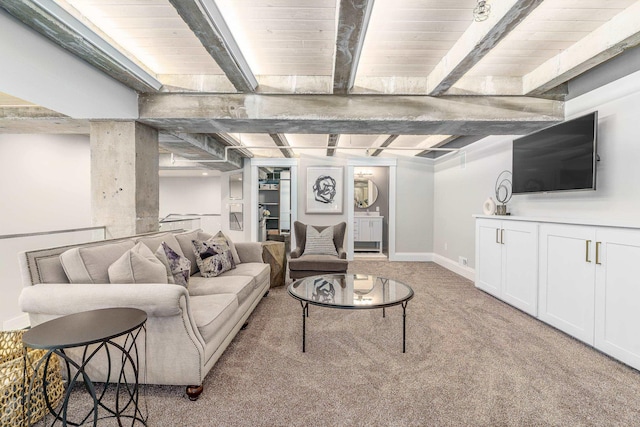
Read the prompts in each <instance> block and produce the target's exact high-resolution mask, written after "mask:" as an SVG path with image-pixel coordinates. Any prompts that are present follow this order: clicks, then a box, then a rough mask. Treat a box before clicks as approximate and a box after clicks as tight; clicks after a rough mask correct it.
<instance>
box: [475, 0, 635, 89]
mask: <svg viewBox="0 0 640 427" xmlns="http://www.w3.org/2000/svg"><path fill="white" fill-rule="evenodd" d="M636 1H637V0H615V1H606V0H601V1H596V0H585V1H576V0H553V1H551V0H547V1H544V2H543V3H542V4H541V5H540V6H538V7H537V8H536V9H535V10H534V11H533V12H532V13H531V14H530V15H529V16H528V17H527V18H526V19H525V20H524V21H523V22H522V23H521V24H520V25H518V27H517V28H515V29H514V30H513V31H512V32H511V33H509V34H508V35H507V36H506V37H505V38H504V39H503V40H502V41H501V42H500V43H499V44H498V46H496V47H495V48H494V49H492V50H491V52H489V53H488V54H487V55H486V56H485V57H484V58H483V59H482V60H481V61H480V62H478V64H476V65H475V67H473V68H472V69H471V70H470V71H469V72H468V73H467V76H512V77H513V76H515V77H522V76H524V75H525V74H528V73H530V72H531V71H533V70H535V69H536V68H537V67H539V66H540V65H541V64H543V63H544V62H546V61H547V60H549V59H550V58H553V57H554V56H556V55H558V54H559V53H560V52H561V51H562V50H564V49H567V48H569V47H570V46H572V45H573V44H574V43H576V42H577V41H579V40H582V39H583V38H584V37H586V36H587V35H588V34H589V33H591V32H592V31H594V30H596V29H597V28H599V27H600V26H602V25H604V24H605V23H607V22H608V21H609V20H610V19H611V18H613V17H614V16H616V15H617V14H619V13H621V12H622V11H623V10H624V9H625V8H627V7H629V6H631V5H632V4H634V3H635V2H636ZM639 18H640V17H639ZM517 50H520V51H521V52H522V54H520V55H517V54H514V51H517ZM516 59H518V60H516Z"/></svg>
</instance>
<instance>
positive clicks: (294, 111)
mask: <svg viewBox="0 0 640 427" xmlns="http://www.w3.org/2000/svg"><path fill="white" fill-rule="evenodd" d="M139 104H140V105H139V111H140V118H139V120H140V121H141V122H143V123H146V124H148V125H149V126H152V127H155V128H158V129H174V130H175V129H178V130H179V131H181V132H182V131H185V130H189V131H190V132H194V133H207V134H208V133H220V132H226V133H234V132H247V133H316V134H332V133H333V134H336V133H340V134H342V133H344V134H349V133H353V134H375V133H379V134H387V135H389V134H394V135H395V134H398V135H429V134H431V135H488V134H493V135H512V134H523V133H528V132H531V131H533V130H538V129H540V128H542V127H545V126H548V125H550V124H553V123H557V122H559V121H561V120H563V118H564V109H563V103H562V102H560V101H554V100H548V99H540V98H531V97H514V96H512V97H477V96H457V97H447V96H444V97H430V96H394V97H388V96H384V95H381V96H375V95H362V96H354V95H351V96H328V95H259V94H219V95H210V94H198V95H196V94H173V93H172V94H157V95H151V94H148V95H141V96H140V98H139Z"/></svg>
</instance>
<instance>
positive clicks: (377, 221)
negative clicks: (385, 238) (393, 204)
mask: <svg viewBox="0 0 640 427" xmlns="http://www.w3.org/2000/svg"><path fill="white" fill-rule="evenodd" d="M382 219H383V217H381V216H356V217H355V218H354V220H353V241H354V245H355V244H357V243H358V242H365V243H376V247H375V249H376V250H377V251H378V252H382ZM362 250H370V248H369V247H366V248H364V249H361V248H358V247H354V251H356V252H357V251H362Z"/></svg>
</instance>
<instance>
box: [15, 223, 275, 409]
mask: <svg viewBox="0 0 640 427" xmlns="http://www.w3.org/2000/svg"><path fill="white" fill-rule="evenodd" d="M208 236H210V235H208ZM206 237H207V235H206V234H203V233H202V230H191V231H188V232H182V233H171V232H167V233H155V234H150V235H140V236H134V237H131V238H124V239H115V240H106V241H99V242H92V243H86V244H80V245H72V246H65V247H57V248H50V249H41V250H34V251H28V252H23V253H20V254H19V260H20V264H21V268H22V274H23V282H24V283H23V284H24V289H23V291H22V293H21V295H20V306H21V309H22V311H24V312H26V313H28V314H29V318H30V321H31V325H32V326H35V325H38V324H40V323H42V322H45V321H47V320H50V319H53V318H56V317H59V316H62V315H66V314H72V313H77V312H80V311H85V310H92V309H99V308H107V307H133V308H138V309H141V310H144V311H145V312H146V313H147V316H148V320H147V324H146V337H145V338H146V358H145V360H146V379H142V380H143V381H144V382H146V383H148V384H166V385H184V386H186V387H187V394H188V395H189V397H190V398H191V399H192V400H195V399H197V397H198V395H199V394H200V393H201V392H202V383H203V380H204V377H205V376H206V375H207V373H208V372H209V370H210V369H211V368H212V367H213V365H214V364H215V363H216V361H217V360H218V359H219V358H220V356H221V355H222V353H223V352H224V350H225V349H226V347H227V346H228V345H229V343H230V342H231V340H232V339H233V338H234V336H235V335H236V333H237V332H238V331H239V330H240V329H241V328H242V326H243V325H244V324H245V322H246V321H247V318H248V317H249V315H250V314H251V312H252V311H253V309H254V308H255V307H256V306H257V304H258V303H259V302H260V300H261V299H262V297H263V296H266V294H267V293H268V289H269V276H270V267H269V265H268V264H265V263H263V261H262V247H261V244H260V243H255V242H245V243H236V244H235V247H236V249H237V258H239V259H238V261H240V262H239V263H237V265H236V268H234V269H232V270H230V271H226V272H224V273H222V274H221V275H219V276H217V277H209V278H205V277H202V276H201V275H200V273H199V271H198V267H197V264H196V262H195V255H194V253H193V250H192V249H191V247H192V245H191V240H192V239H196V238H206ZM138 242H142V243H144V245H146V246H147V247H148V248H149V249H150V250H151V251H152V252H155V251H156V250H157V249H158V246H159V245H160V244H161V243H162V242H165V243H166V244H167V245H168V246H170V247H171V248H172V249H173V250H174V251H175V252H177V253H179V254H180V255H183V256H186V257H187V258H190V260H191V261H192V265H191V276H190V277H189V285H188V287H187V288H185V287H184V286H181V285H176V284H169V283H128V284H123V283H109V275H108V268H109V266H110V265H112V264H113V263H114V261H116V260H117V259H118V258H120V257H121V256H122V255H123V254H124V253H125V252H126V251H128V250H129V249H131V248H133V247H134V246H135V245H136V243H138ZM61 254H64V255H63V257H62V258H63V262H61V257H60V255H61ZM63 264H64V265H63ZM69 276H72V279H71V280H70V277H69ZM70 282H73V283H70ZM103 364H104V365H106V359H105V360H104V361H103ZM91 369H92V371H91V373H90V374H91V377H92V380H94V381H106V379H107V378H106V376H107V374H106V369H105V366H100V362H98V364H97V366H92V367H91Z"/></svg>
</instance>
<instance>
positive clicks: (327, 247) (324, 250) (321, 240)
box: [304, 225, 338, 256]
mask: <svg viewBox="0 0 640 427" xmlns="http://www.w3.org/2000/svg"><path fill="white" fill-rule="evenodd" d="M311 254H314V255H335V256H338V251H336V246H335V245H334V244H333V226H331V227H327V228H325V229H324V230H322V231H321V232H320V231H318V230H316V229H315V228H314V227H312V226H311V225H307V241H306V242H305V244H304V255H311Z"/></svg>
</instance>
